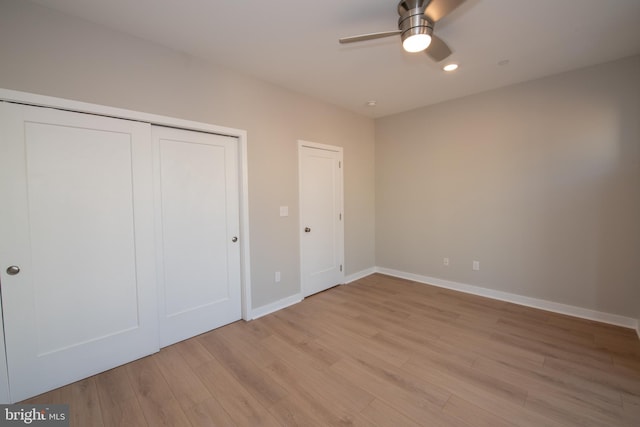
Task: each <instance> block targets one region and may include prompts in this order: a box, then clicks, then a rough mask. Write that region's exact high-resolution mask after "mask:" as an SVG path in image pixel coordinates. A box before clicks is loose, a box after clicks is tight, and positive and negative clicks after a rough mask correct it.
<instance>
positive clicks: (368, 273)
mask: <svg viewBox="0 0 640 427" xmlns="http://www.w3.org/2000/svg"><path fill="white" fill-rule="evenodd" d="M376 271H377V270H376V267H371V268H367V269H366V270H362V271H358V272H357V273H353V274H349V275H348V276H345V278H344V284H345V285H348V284H349V283H351V282H355V281H356V280H359V279H362V278H363V277H367V276H371V275H372V274H373V273H375V272H376Z"/></svg>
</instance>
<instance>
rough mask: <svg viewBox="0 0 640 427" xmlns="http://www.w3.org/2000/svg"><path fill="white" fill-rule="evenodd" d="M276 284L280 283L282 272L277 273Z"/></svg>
mask: <svg viewBox="0 0 640 427" xmlns="http://www.w3.org/2000/svg"><path fill="white" fill-rule="evenodd" d="M275 280H276V283H280V272H279V271H276V277H275Z"/></svg>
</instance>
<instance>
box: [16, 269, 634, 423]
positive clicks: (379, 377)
mask: <svg viewBox="0 0 640 427" xmlns="http://www.w3.org/2000/svg"><path fill="white" fill-rule="evenodd" d="M27 402H28V403H69V404H70V412H71V425H72V426H78V427H86V426H127V427H129V426H150V427H157V426H281V425H286V426H289V425H291V426H294V425H298V426H331V425H340V426H346V425H359V426H384V427H386V426H393V427H396V426H473V427H477V426H490V427H500V426H535V427H540V426H556V427H560V426H563V427H566V426H626V427H632V426H636V427H637V426H640V340H638V338H637V336H636V333H635V331H632V330H628V329H624V328H619V327H615V326H610V325H606V324H600V323H596V322H592V321H586V320H581V319H575V318H572V317H568V316H563V315H558V314H553V313H549V312H545V311H541V310H536V309H532V308H527V307H522V306H517V305H514V304H510V303H506V302H501V301H494V300H490V299H486V298H481V297H477V296H472V295H467V294H462V293H458V292H454V291H449V290H444V289H439V288H436V287H431V286H426V285H422V284H417V283H412V282H410V281H406V280H400V279H395V278H391V277H388V276H383V275H379V274H375V275H372V276H369V277H366V278H364V279H361V280H359V281H357V282H355V283H352V284H350V285H347V286H340V287H336V288H333V289H330V290H328V291H326V292H323V293H320V294H318V295H315V296H312V297H310V298H307V299H305V300H304V301H303V302H301V303H300V304H297V305H294V306H292V307H289V308H287V309H285V310H281V311H279V312H277V313H274V314H271V315H268V316H265V317H263V318H261V319H258V320H255V321H252V322H244V321H240V322H236V323H233V324H231V325H228V326H225V327H223V328H219V329H216V330H214V331H211V332H208V333H206V334H203V335H200V336H198V337H195V338H192V339H189V340H187V341H183V342H181V343H178V344H175V345H173V346H170V347H167V348H164V349H162V350H161V351H160V352H159V353H157V354H154V355H152V356H149V357H146V358H144V359H140V360H137V361H135V362H132V363H129V364H127V365H125V366H121V367H118V368H115V369H112V370H110V371H108V372H104V373H102V374H99V375H96V376H94V377H91V378H88V379H85V380H83V381H79V382H77V383H74V384H71V385H68V386H65V387H62V388H60V389H57V390H54V391H51V392H49V393H46V394H43V395H41V396H38V397H36V398H33V399H30V400H29V401H27Z"/></svg>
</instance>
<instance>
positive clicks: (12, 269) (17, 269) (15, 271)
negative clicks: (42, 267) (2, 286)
mask: <svg viewBox="0 0 640 427" xmlns="http://www.w3.org/2000/svg"><path fill="white" fill-rule="evenodd" d="M18 273H20V267H18V266H17V265H11V266H9V267H7V274H8V275H9V276H15V275H16V274H18Z"/></svg>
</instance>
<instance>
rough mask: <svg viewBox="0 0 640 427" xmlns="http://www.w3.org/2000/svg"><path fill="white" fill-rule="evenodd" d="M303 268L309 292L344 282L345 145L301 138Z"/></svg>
mask: <svg viewBox="0 0 640 427" xmlns="http://www.w3.org/2000/svg"><path fill="white" fill-rule="evenodd" d="M298 155H299V174H300V188H299V191H300V228H301V230H300V252H301V255H300V258H301V262H300V264H301V265H300V270H301V276H302V293H303V295H304V296H305V297H306V296H309V295H312V294H315V293H317V292H320V291H324V290H325V289H328V288H330V287H332V286H335V285H337V284H340V283H342V280H343V279H344V272H343V253H344V228H343V218H342V215H343V214H342V148H340V147H334V146H328V145H320V144H313V143H307V142H302V141H301V142H299V146H298Z"/></svg>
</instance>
